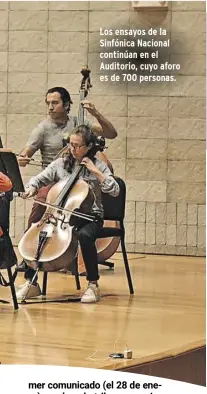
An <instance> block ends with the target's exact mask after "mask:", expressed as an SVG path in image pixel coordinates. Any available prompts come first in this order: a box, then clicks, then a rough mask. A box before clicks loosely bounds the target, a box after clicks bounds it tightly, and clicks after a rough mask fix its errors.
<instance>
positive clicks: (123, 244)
mask: <svg viewBox="0 0 207 394" xmlns="http://www.w3.org/2000/svg"><path fill="white" fill-rule="evenodd" d="M121 248H122V254H123V258H124V265H125V270H126V275H127V280H128V285H129V291H130V294H134V289H133V284H132V278H131V273H130V269H129V263H128V258H127V253H126V248H125V242H124V235H122V236H121Z"/></svg>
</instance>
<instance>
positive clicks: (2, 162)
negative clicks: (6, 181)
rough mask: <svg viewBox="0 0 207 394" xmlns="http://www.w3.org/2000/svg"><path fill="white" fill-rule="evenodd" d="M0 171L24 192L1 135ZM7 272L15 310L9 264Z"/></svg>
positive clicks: (15, 299) (15, 303)
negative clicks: (3, 145)
mask: <svg viewBox="0 0 207 394" xmlns="http://www.w3.org/2000/svg"><path fill="white" fill-rule="evenodd" d="M0 171H1V172H3V174H5V175H7V176H8V177H9V178H10V179H11V181H12V184H13V191H14V192H17V193H20V192H24V184H23V181H22V177H21V174H20V170H19V165H18V162H17V158H16V155H15V154H14V153H12V151H11V150H9V149H5V148H3V147H2V141H1V137H0ZM11 199H12V198H11ZM11 199H10V200H11ZM8 204H10V201H9V200H8ZM7 272H8V277H9V283H8V284H7V285H10V288H11V293H12V298H13V304H14V309H15V310H16V309H18V303H17V298H16V293H15V288H14V280H15V277H16V275H15V274H14V276H13V275H12V271H11V267H10V266H8V267H7ZM0 302H2V303H7V302H6V301H4V300H0Z"/></svg>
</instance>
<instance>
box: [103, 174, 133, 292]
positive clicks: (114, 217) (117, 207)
mask: <svg viewBox="0 0 207 394" xmlns="http://www.w3.org/2000/svg"><path fill="white" fill-rule="evenodd" d="M114 178H115V179H116V181H117V182H118V184H119V187H120V193H119V196H117V197H112V196H110V195H109V194H106V193H102V203H103V207H104V220H110V221H117V222H119V224H120V228H113V227H103V228H102V229H101V230H100V232H99V234H98V237H97V238H109V237H120V240H121V250H122V255H123V260H124V266H125V270H126V275H127V281H128V285H129V291H130V294H134V289H133V284H132V279H131V273H130V269H129V263H128V258H127V253H126V248H125V228H124V216H125V203H126V186H125V183H124V181H123V180H122V179H121V178H119V177H116V176H114ZM99 264H103V265H107V262H105V261H104V262H101V261H99Z"/></svg>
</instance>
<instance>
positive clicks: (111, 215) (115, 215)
mask: <svg viewBox="0 0 207 394" xmlns="http://www.w3.org/2000/svg"><path fill="white" fill-rule="evenodd" d="M114 178H115V179H116V181H117V182H118V184H119V187H120V193H119V196H117V197H112V196H110V195H109V194H106V193H102V203H103V208H104V220H109V221H117V222H119V224H120V228H114V227H103V228H102V229H101V230H100V231H99V233H98V236H97V238H110V237H120V241H121V250H122V255H123V260H124V266H125V271H126V276H127V281H128V286H129V292H130V294H134V289H133V284H132V279H131V273H130V268H129V263H128V258H127V253H126V247H125V228H124V216H125V203H126V186H125V183H124V181H123V180H122V179H121V178H118V177H114ZM99 264H102V265H108V264H112V263H107V262H106V261H103V262H102V261H99ZM108 266H109V265H108ZM72 272H73V274H74V275H75V281H76V287H77V290H80V288H81V287H80V281H79V275H78V269H77V260H76V261H74V265H73V268H72ZM47 274H48V273H47V272H44V275H43V286H42V295H46V289H47Z"/></svg>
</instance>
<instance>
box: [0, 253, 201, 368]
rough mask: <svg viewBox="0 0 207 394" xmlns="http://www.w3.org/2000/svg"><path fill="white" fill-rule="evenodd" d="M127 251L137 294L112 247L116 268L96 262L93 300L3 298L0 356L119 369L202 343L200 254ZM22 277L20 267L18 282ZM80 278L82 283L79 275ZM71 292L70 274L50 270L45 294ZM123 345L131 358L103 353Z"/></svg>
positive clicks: (3, 293) (0, 292)
mask: <svg viewBox="0 0 207 394" xmlns="http://www.w3.org/2000/svg"><path fill="white" fill-rule="evenodd" d="M129 259H130V267H131V273H132V277H133V282H134V289H135V295H134V296H130V295H129V290H128V285H127V281H126V276H125V271H124V265H123V263H122V256H121V254H118V253H117V254H116V255H115V256H114V258H113V259H112V260H111V261H114V262H115V270H114V272H113V271H111V270H108V269H106V268H101V280H100V288H101V293H102V298H101V301H100V302H99V303H97V304H93V305H85V304H81V303H79V302H78V303H67V304H66V303H64V304H57V303H47V304H37V303H35V304H33V305H31V304H28V305H20V308H19V310H18V311H17V312H14V311H13V305H12V303H10V304H2V303H0V362H1V363H2V364H46V365H66V366H67V365H70V366H82V367H91V368H110V369H116V368H120V367H124V366H128V365H134V364H140V363H142V362H146V361H149V360H155V359H159V358H162V357H164V356H169V355H173V354H177V353H179V352H182V351H185V350H189V349H192V348H195V347H197V346H201V345H203V344H204V343H205V259H204V258H197V257H179V256H176V257H174V256H151V255H146V256H144V255H138V254H129ZM2 272H3V271H2ZM4 272H5V271H4ZM40 276H42V274H40ZM40 279H41V278H40ZM23 281H24V280H23V275H22V274H19V275H18V278H17V280H16V284H17V285H19V284H22V283H23ZM40 283H41V280H40ZM81 285H82V290H84V288H85V285H86V280H85V278H84V277H81ZM69 294H71V295H74V294H75V295H77V294H80V293H78V292H77V291H76V287H75V281H74V277H72V276H69V275H65V274H63V273H59V272H55V273H49V274H48V299H51V298H54V297H55V298H56V297H61V296H68V295H69ZM9 297H10V289H9V288H3V287H0V298H1V299H2V298H3V299H7V300H8V299H9ZM126 345H127V346H128V347H129V348H130V349H132V351H133V359H132V360H121V361H120V360H119V361H118V360H117V361H114V360H112V359H109V358H108V355H109V353H111V352H113V351H118V352H122V351H123V350H124V349H125V347H126Z"/></svg>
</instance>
